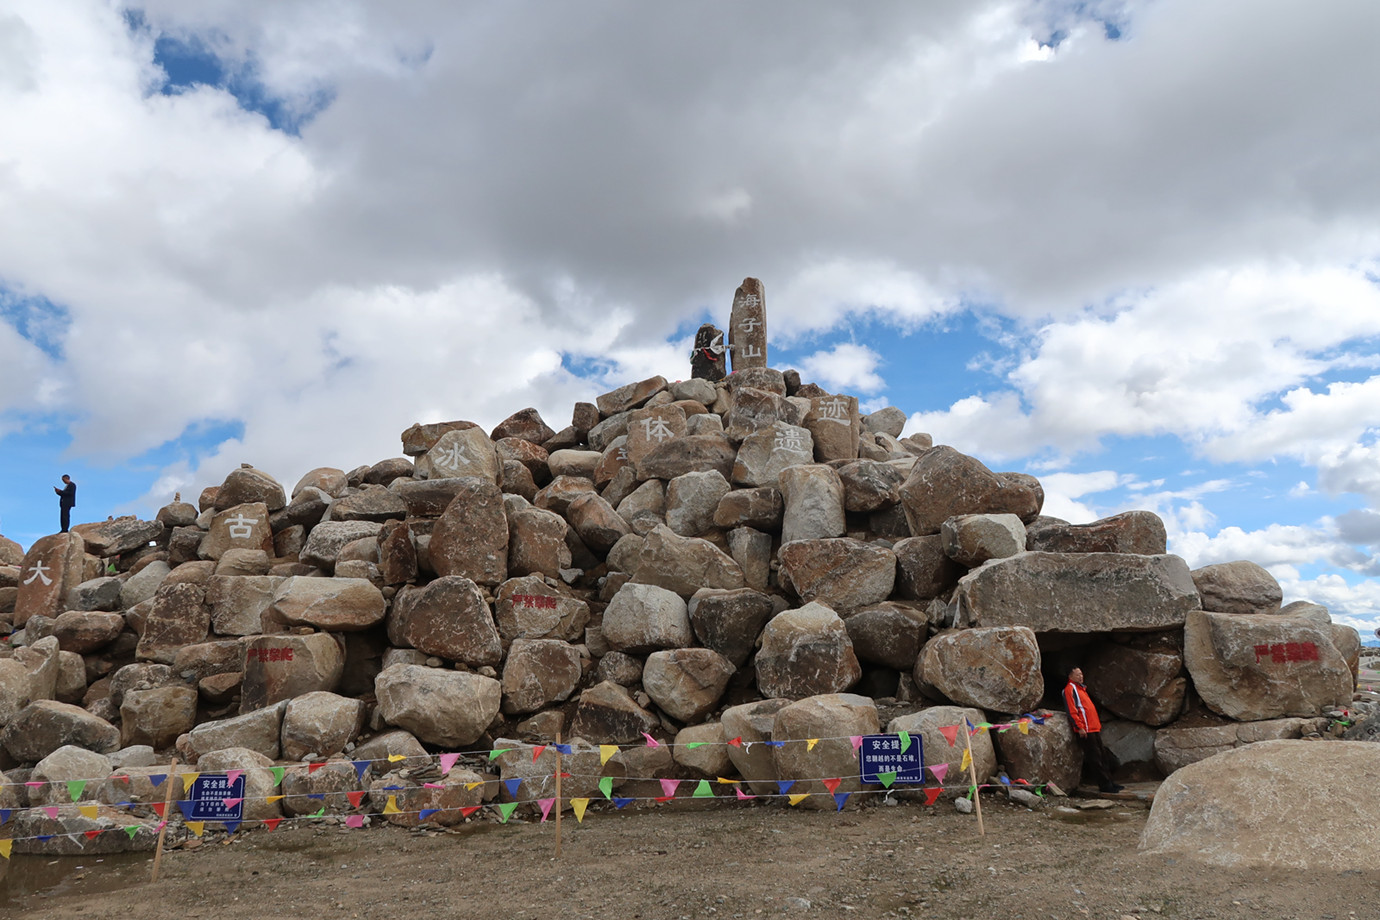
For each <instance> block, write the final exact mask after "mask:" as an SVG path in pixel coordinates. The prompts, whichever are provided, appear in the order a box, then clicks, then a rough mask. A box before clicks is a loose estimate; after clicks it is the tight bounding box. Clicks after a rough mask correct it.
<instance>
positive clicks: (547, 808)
mask: <svg viewBox="0 0 1380 920" xmlns="http://www.w3.org/2000/svg"><path fill="white" fill-rule="evenodd" d="M537 804H538V805H540V806H541V820H542V823H545V822H546V818H547V816H548V815H549V814H551V806H552V805H555V804H556V797H555V796H552V797H551V798H549V799H537Z"/></svg>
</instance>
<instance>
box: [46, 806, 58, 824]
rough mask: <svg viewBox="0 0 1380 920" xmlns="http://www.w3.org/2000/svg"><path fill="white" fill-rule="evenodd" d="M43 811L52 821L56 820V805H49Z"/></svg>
mask: <svg viewBox="0 0 1380 920" xmlns="http://www.w3.org/2000/svg"><path fill="white" fill-rule="evenodd" d="M43 812H44V814H46V815H47V816H48V817H50V818H52V819H53V820H54V821H56V820H57V816H58V808H57V806H56V805H49V806H48V807H47V808H45V809H43Z"/></svg>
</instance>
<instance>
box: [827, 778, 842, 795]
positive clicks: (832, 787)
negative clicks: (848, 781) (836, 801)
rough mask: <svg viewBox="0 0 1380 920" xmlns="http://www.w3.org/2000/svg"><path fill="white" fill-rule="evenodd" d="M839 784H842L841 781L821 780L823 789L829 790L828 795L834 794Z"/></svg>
mask: <svg viewBox="0 0 1380 920" xmlns="http://www.w3.org/2000/svg"><path fill="white" fill-rule="evenodd" d="M841 782H843V780H842V779H826V780H823V783H824V788H825V789H828V790H829V794H830V795H833V794H834V792H835V791H837V790H838V788H839V783H841Z"/></svg>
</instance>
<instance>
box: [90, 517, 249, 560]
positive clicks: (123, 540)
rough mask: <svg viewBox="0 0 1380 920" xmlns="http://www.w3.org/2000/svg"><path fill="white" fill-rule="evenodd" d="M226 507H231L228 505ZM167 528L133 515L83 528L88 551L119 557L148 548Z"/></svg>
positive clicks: (99, 554)
mask: <svg viewBox="0 0 1380 920" xmlns="http://www.w3.org/2000/svg"><path fill="white" fill-rule="evenodd" d="M226 507H229V506H228V505H227V506H226ZM165 530H166V528H165V527H164V526H163V524H162V523H160V522H158V521H141V520H139V519H138V518H137V517H134V516H132V515H126V516H123V517H118V518H115V519H114V520H112V521H102V522H100V523H99V524H90V525H86V526H83V527H82V528H81V538H82V539H83V540H85V541H86V551H87V552H88V553H90V554H91V555H93V556H101V557H109V556H119V555H121V554H123V553H128V552H132V551H133V550H136V549H141V548H142V547H145V546H148V545H149V544H150V543H152V542H154V541H155V540H158V539H160V538H161V537H162V536H163V533H164V531H165Z"/></svg>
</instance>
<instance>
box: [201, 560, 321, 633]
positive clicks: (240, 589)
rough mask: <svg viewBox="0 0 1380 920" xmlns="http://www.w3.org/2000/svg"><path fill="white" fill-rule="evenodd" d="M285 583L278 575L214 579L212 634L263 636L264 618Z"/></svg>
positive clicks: (209, 585) (209, 598)
mask: <svg viewBox="0 0 1380 920" xmlns="http://www.w3.org/2000/svg"><path fill="white" fill-rule="evenodd" d="M286 580H287V579H285V578H283V577H282V576H279V575H213V576H211V578H210V579H209V580H208V581H207V582H206V606H207V608H208V610H209V611H210V614H211V631H212V632H214V633H216V634H217V635H220V636H253V635H258V634H259V633H261V632H263V631H264V622H263V615H264V614H265V613H266V612H268V610H269V608H270V607H272V606H273V600H274V598H275V597H276V596H277V594H278V588H279V587H281V586H282V584H283V582H284V581H286ZM322 580H323V581H324V580H325V579H322Z"/></svg>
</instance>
